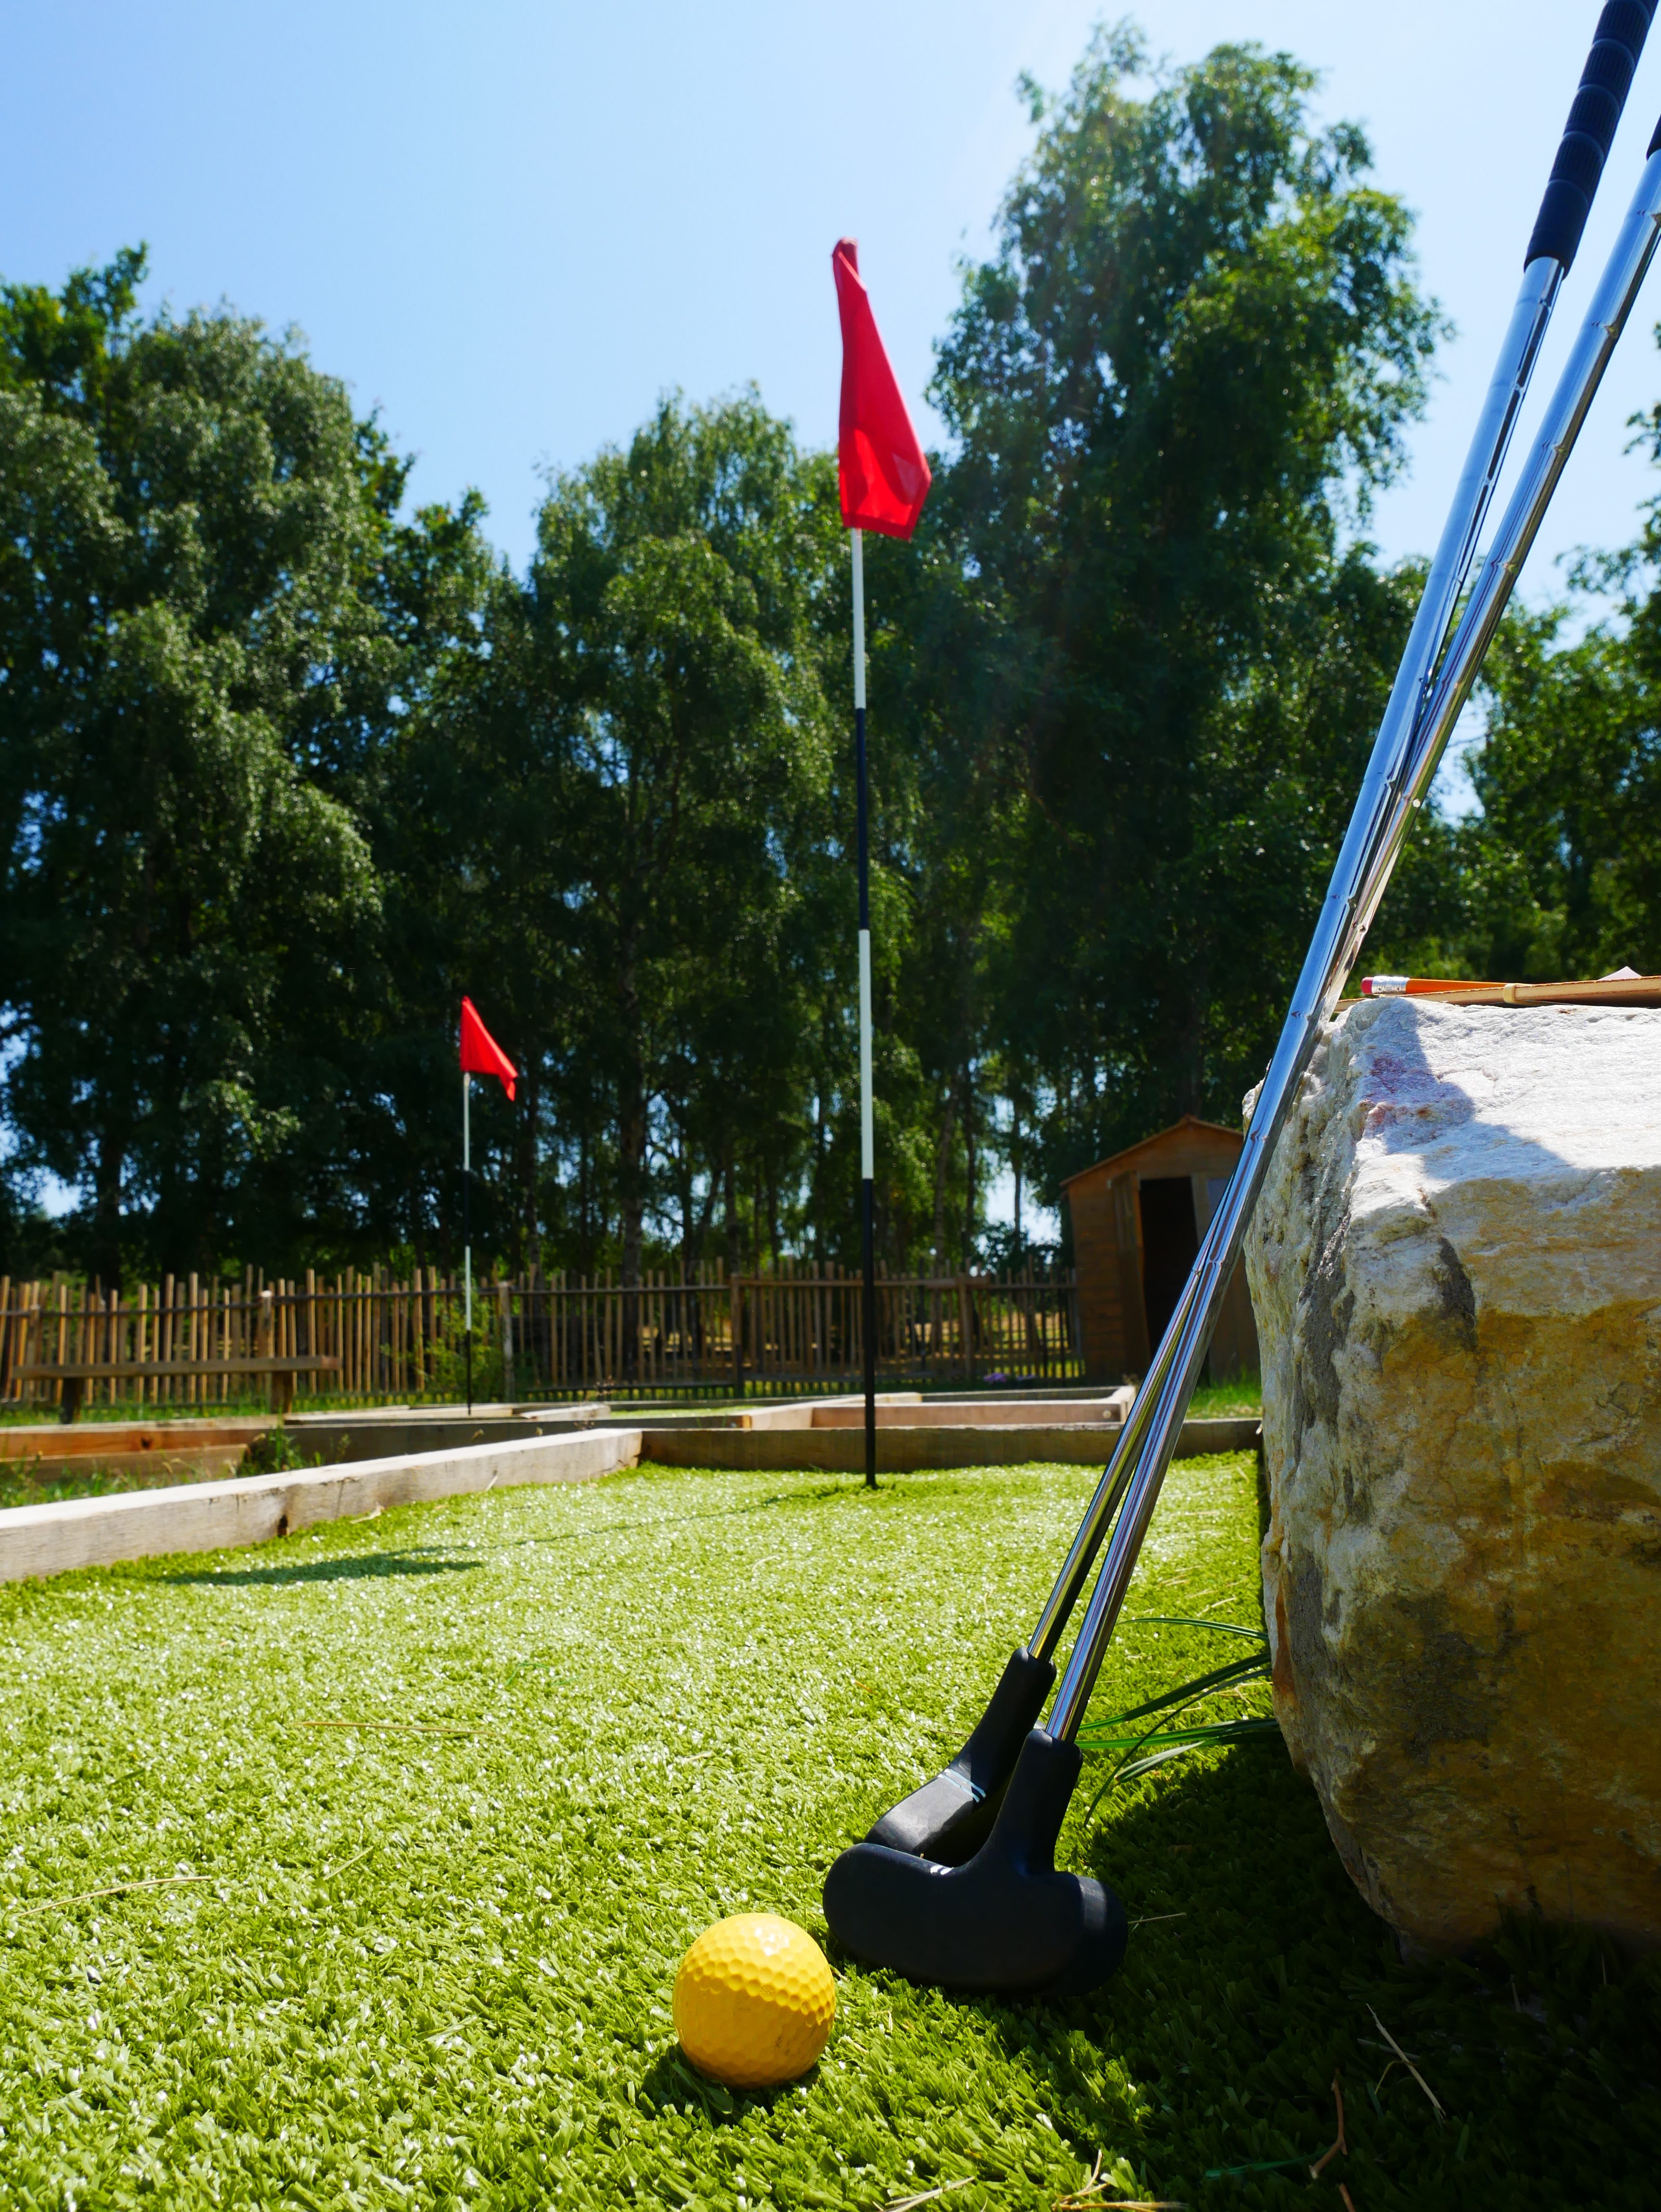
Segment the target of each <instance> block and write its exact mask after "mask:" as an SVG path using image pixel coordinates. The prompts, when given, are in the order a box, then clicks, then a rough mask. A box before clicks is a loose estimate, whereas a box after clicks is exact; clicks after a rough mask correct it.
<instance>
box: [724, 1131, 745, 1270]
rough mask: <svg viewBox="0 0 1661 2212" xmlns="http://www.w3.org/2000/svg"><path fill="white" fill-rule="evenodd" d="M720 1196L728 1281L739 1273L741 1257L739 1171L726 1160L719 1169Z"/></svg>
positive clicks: (730, 1161)
mask: <svg viewBox="0 0 1661 2212" xmlns="http://www.w3.org/2000/svg"><path fill="white" fill-rule="evenodd" d="M721 1186H722V1192H721V1194H722V1196H723V1198H724V1199H725V1200H726V1206H727V1279H728V1280H729V1281H730V1280H731V1279H732V1278H733V1276H734V1275H736V1274H737V1273H739V1260H740V1257H741V1254H740V1249H739V1171H738V1168H737V1165H736V1164H735V1163H734V1162H733V1161H732V1160H731V1159H728V1160H727V1161H725V1162H724V1163H723V1164H722V1168H721Z"/></svg>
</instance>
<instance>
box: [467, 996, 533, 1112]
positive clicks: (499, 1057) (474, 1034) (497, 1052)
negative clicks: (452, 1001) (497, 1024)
mask: <svg viewBox="0 0 1661 2212" xmlns="http://www.w3.org/2000/svg"><path fill="white" fill-rule="evenodd" d="M461 1072H462V1073H463V1074H464V1075H494V1076H495V1077H496V1080H497V1081H498V1082H499V1083H500V1084H501V1085H502V1089H503V1090H504V1091H506V1092H507V1094H508V1097H510V1098H511V1097H513V1095H514V1083H515V1082H516V1081H517V1080H518V1078H519V1070H518V1069H517V1068H516V1067H515V1066H514V1063H513V1062H512V1060H509V1059H508V1055H507V1054H506V1053H505V1052H503V1050H502V1047H501V1046H500V1045H499V1044H498V1043H497V1042H496V1039H495V1038H494V1037H493V1036H491V1035H490V1031H489V1030H487V1029H486V1028H485V1026H484V1023H483V1022H482V1021H480V1019H479V1018H478V1007H477V1006H475V1005H474V1004H473V1002H472V1000H471V999H464V1000H462V1002H461Z"/></svg>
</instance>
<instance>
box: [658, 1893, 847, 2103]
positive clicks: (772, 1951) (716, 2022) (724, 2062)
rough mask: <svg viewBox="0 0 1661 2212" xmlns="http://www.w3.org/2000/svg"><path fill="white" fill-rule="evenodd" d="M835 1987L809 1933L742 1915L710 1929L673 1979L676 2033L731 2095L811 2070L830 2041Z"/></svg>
mask: <svg viewBox="0 0 1661 2212" xmlns="http://www.w3.org/2000/svg"><path fill="white" fill-rule="evenodd" d="M836 2016H837V1985H836V1983H835V1981H834V1980H833V1979H832V1978H831V1967H830V1965H829V1962H828V1961H827V1960H826V1958H825V1955H824V1952H823V1951H821V1950H820V1948H819V1947H818V1944H817V1943H816V1942H814V1941H813V1939H812V1936H810V1935H809V1934H808V1932H807V1930H806V1929H805V1928H798V1927H797V1925H796V1923H795V1922H794V1920H781V1919H780V1918H779V1917H778V1916H777V1914H776V1913H772V1912H739V1913H735V1914H734V1915H733V1917H732V1918H731V1919H730V1920H718V1921H716V1923H715V1926H714V1927H713V1928H706V1929H704V1931H703V1935H702V1936H699V1937H698V1940H697V1942H696V1943H694V1944H693V1946H692V1948H691V1950H690V1951H689V1952H688V1953H687V1954H686V1956H685V1957H684V1959H683V1960H681V1962H680V1971H679V1972H678V1974H677V1975H676V1976H675V2033H677V2034H678V2036H679V2038H680V2045H681V2049H682V2050H683V2051H684V2052H685V2053H686V2056H687V2057H689V2058H690V2059H691V2062H692V2063H693V2065H694V2066H696V2067H697V2068H698V2069H699V2071H700V2072H702V2073H704V2074H708V2075H710V2076H712V2078H713V2079H714V2080H715V2081H724V2082H725V2083H726V2084H727V2087H729V2088H733V2089H766V2088H771V2087H774V2086H775V2085H776V2083H778V2082H780V2081H794V2080H795V2078H796V2076H797V2075H798V2074H805V2073H806V2071H807V2069H808V2068H809V2067H810V2066H811V2065H812V2063H813V2061H814V2060H815V2059H816V2058H817V2057H818V2055H819V2053H820V2051H823V2050H824V2046H825V2045H826V2043H827V2042H828V2041H829V2040H830V2037H831V2022H832V2021H834V2020H835V2018H836Z"/></svg>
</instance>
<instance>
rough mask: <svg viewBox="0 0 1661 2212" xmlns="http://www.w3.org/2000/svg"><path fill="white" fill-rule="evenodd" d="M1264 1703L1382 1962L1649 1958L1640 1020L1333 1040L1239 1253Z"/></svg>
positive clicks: (1658, 1083)
mask: <svg viewBox="0 0 1661 2212" xmlns="http://www.w3.org/2000/svg"><path fill="white" fill-rule="evenodd" d="M1246 1263H1247V1268H1248V1273H1249V1279H1250V1286H1251V1297H1252V1304H1253V1305H1254V1307H1255V1309H1256V1318H1257V1333H1258V1336H1259V1338H1260V1339H1261V1341H1262V1359H1263V1433H1264V1446H1265V1452H1266V1456H1267V1460H1268V1468H1269V1507H1270V1517H1269V1531H1268V1534H1267V1536H1266V1538H1265V1540H1264V1543H1263V1551H1262V1565H1263V1588H1264V1597H1265V1601H1266V1610H1267V1613H1268V1620H1269V1637H1270V1640H1271V1644H1272V1648H1273V1652H1274V1660H1275V1707H1276V1711H1278V1713H1279V1716H1280V1719H1281V1726H1282V1728H1283V1729H1285V1732H1286V1737H1287V1743H1288V1744H1289V1745H1290V1747H1291V1749H1292V1754H1293V1759H1295V1760H1296V1761H1297V1762H1298V1763H1299V1765H1302V1766H1304V1767H1305V1769H1306V1770H1307V1771H1308V1772H1309V1774H1310V1776H1311V1778H1312V1780H1313V1782H1314V1784H1315V1787H1316V1789H1317V1791H1318V1792H1319V1794H1320V1797H1321V1802H1322V1804H1323V1807H1324V1808H1325V1812H1326V1817H1327V1822H1328V1825H1329V1827H1330V1829H1331V1832H1332V1835H1333V1838H1334V1840H1335V1843H1336V1844H1337V1846H1338V1849H1339V1850H1340V1852H1341V1853H1342V1856H1343V1859H1344V1863H1345V1864H1346V1865H1347V1866H1348V1869H1349V1870H1350V1873H1351V1874H1352V1875H1353V1876H1354V1879H1355V1881H1356V1883H1357V1884H1358V1886H1359V1887H1360V1889H1361V1890H1362V1892H1363V1893H1364V1894H1365V1895H1366V1898H1367V1899H1368V1901H1369V1902H1370V1903H1371V1904H1372V1905H1373V1907H1374V1908H1375V1909H1376V1910H1377V1911H1379V1912H1380V1913H1382V1914H1383V1915H1384V1917H1385V1918H1386V1919H1388V1920H1390V1921H1391V1922H1393V1923H1395V1924H1396V1927H1397V1928H1399V1929H1402V1932H1403V1933H1404V1934H1405V1935H1406V1936H1408V1937H1409V1939H1411V1940H1413V1941H1415V1942H1419V1943H1422V1944H1427V1945H1432V1946H1442V1945H1457V1944H1461V1943H1465V1942H1470V1941H1472V1940H1473V1939H1475V1938H1476V1937H1478V1936H1482V1935H1483V1934H1485V1933H1488V1932H1490V1931H1492V1930H1493V1929H1494V1928H1495V1927H1496V1925H1497V1924H1498V1922H1499V1919H1500V1913H1501V1911H1504V1910H1507V1909H1512V1910H1516V1911H1522V1912H1524V1913H1528V1912H1535V1911H1537V1912H1540V1913H1542V1914H1544V1915H1545V1916H1547V1917H1549V1918H1552V1919H1557V1920H1564V1921H1575V1922H1580V1923H1589V1924H1591V1925H1594V1926H1597V1927H1600V1928H1603V1929H1609V1930H1610V1931H1613V1932H1615V1933H1617V1934H1619V1935H1621V1936H1625V1937H1628V1938H1629V1939H1637V1940H1640V1941H1644V1942H1656V1941H1658V1940H1661V1726H1658V1720H1661V1713H1658V1700H1661V1012H1625V1011H1615V1010H1610V1009H1605V1008H1601V1007H1597V1008H1594V1007H1579V1006H1577V1007H1537V1008H1530V1009H1527V1010H1523V1009H1510V1008H1504V1007H1469V1008H1457V1007H1448V1006H1426V1005H1423V1004H1422V1003H1418V1002H1415V1001H1411V1000H1384V1001H1380V1002H1368V1003H1366V1004H1363V1005H1361V1006H1356V1007H1354V1008H1352V1009H1350V1010H1349V1011H1348V1012H1347V1014H1345V1015H1344V1016H1343V1017H1342V1018H1340V1020H1339V1021H1338V1022H1337V1023H1336V1024H1334V1026H1333V1028H1332V1029H1331V1030H1330V1031H1329V1033H1328V1035H1327V1037H1326V1039H1325V1041H1324V1042H1323V1046H1322V1048H1321V1051H1320V1054H1319V1055H1318V1057H1317V1060H1316V1062H1315V1064H1314V1066H1313V1068H1312V1070H1311V1074H1310V1076H1309V1077H1308V1078H1307V1079H1306V1080H1305V1085H1304V1090H1303V1094H1302V1096H1301V1097H1300V1099H1299V1103H1298V1106H1297V1108H1296V1110H1295V1112H1294V1114H1293V1116H1292V1118H1291V1119H1290V1121H1288V1124H1287V1128H1286V1130H1285V1132H1284V1133H1283V1134H1282V1137H1281V1142H1280V1145H1279V1146H1278V1147H1277V1150H1276V1153H1275V1160H1274V1162H1273V1164H1272V1166H1271V1169H1270V1172H1269V1181H1268V1183H1267V1186H1266V1188H1265V1190H1264V1193H1263V1195H1262V1200H1261V1202H1260V1204H1259V1206H1258V1208H1257V1214H1256V1221H1255V1223H1254V1224H1253V1226H1252V1230H1251V1234H1250V1239H1249V1241H1248V1244H1247V1249H1246Z"/></svg>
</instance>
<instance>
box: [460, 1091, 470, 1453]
mask: <svg viewBox="0 0 1661 2212" xmlns="http://www.w3.org/2000/svg"><path fill="white" fill-rule="evenodd" d="M472 1089H473V1079H472V1076H471V1075H469V1074H467V1073H465V1072H464V1073H463V1075H462V1078H461V1272H462V1280H463V1281H464V1283H465V1285H466V1291H465V1299H466V1318H465V1322H463V1328H464V1331H465V1334H464V1335H463V1337H462V1342H463V1344H464V1346H465V1352H466V1361H467V1417H468V1419H470V1420H471V1419H472V1412H473V1132H472V1115H471V1114H470V1112H469V1107H470V1103H471V1101H472Z"/></svg>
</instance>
